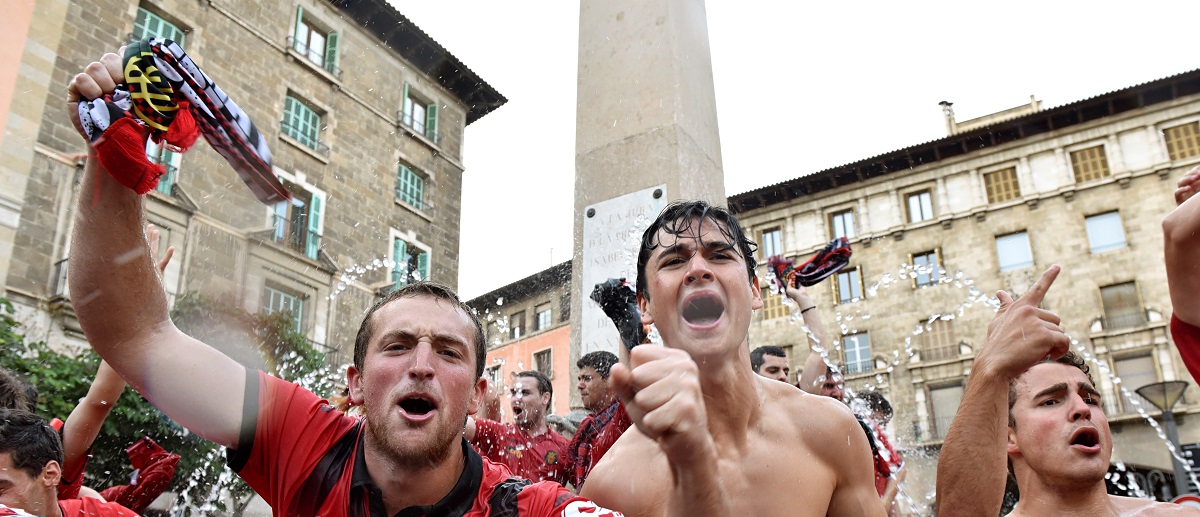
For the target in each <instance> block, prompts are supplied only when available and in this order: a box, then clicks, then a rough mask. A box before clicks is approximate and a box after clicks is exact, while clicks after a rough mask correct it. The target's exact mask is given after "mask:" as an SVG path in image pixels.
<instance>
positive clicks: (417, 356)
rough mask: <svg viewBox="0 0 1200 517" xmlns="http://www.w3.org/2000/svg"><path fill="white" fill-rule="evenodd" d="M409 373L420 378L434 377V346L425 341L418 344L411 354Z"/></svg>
mask: <svg viewBox="0 0 1200 517" xmlns="http://www.w3.org/2000/svg"><path fill="white" fill-rule="evenodd" d="M409 358H410V362H409V365H408V375H409V376H412V377H416V378H418V379H430V378H432V377H433V361H434V351H433V347H432V346H430V345H427V344H424V343H421V344H418V345H417V346H416V348H414V349H413V351H412V353H411V354H409Z"/></svg>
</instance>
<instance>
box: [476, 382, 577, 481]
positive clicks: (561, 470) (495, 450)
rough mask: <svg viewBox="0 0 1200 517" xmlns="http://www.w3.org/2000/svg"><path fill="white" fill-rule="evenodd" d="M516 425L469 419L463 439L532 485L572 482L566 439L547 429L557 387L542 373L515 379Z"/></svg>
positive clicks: (484, 419) (514, 404) (514, 416)
mask: <svg viewBox="0 0 1200 517" xmlns="http://www.w3.org/2000/svg"><path fill="white" fill-rule="evenodd" d="M511 395H512V412H513V419H514V420H515V421H516V423H514V424H505V423H501V422H497V421H495V420H488V419H486V418H474V417H467V427H466V432H465V433H464V436H466V437H467V440H468V441H470V442H471V446H473V447H475V450H476V451H479V454H482V455H483V456H484V457H486V458H487V459H489V460H492V461H494V462H496V463H502V464H504V465H505V466H507V467H508V470H510V471H512V473H513V474H516V475H517V476H519V477H523V478H525V479H528V480H531V481H554V482H556V483H558V484H560V485H563V486H566V484H567V482H568V481H570V477H569V473H570V465H569V464H568V463H567V447H568V445H569V444H570V442H568V441H567V439H566V437H564V436H563V435H561V434H558V433H556V432H554V431H553V430H552V429H550V427H549V426H548V425H546V413H547V412H549V411H550V402H551V400H553V397H554V386H553V385H552V384H550V379H549V378H547V377H546V376H545V375H543V374H542V372H539V371H536V370H528V371H524V372H520V373H518V374H517V375H516V377H515V378H514V379H513V387H512V392H511Z"/></svg>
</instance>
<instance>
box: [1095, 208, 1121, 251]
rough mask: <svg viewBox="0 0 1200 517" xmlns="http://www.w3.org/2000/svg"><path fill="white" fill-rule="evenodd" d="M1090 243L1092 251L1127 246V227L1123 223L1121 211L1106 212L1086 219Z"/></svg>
mask: <svg viewBox="0 0 1200 517" xmlns="http://www.w3.org/2000/svg"><path fill="white" fill-rule="evenodd" d="M1085 222H1086V224H1087V235H1088V243H1090V244H1091V246H1092V253H1100V252H1103V251H1109V250H1115V249H1120V248H1124V247H1125V228H1124V227H1123V226H1122V225H1121V214H1120V212H1116V211H1113V212H1105V213H1103V214H1096V215H1093V216H1090V217H1088V218H1087V219H1085Z"/></svg>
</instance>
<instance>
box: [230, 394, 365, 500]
mask: <svg viewBox="0 0 1200 517" xmlns="http://www.w3.org/2000/svg"><path fill="white" fill-rule="evenodd" d="M355 423H356V420H355V419H354V418H351V417H347V416H345V415H343V414H342V413H341V412H340V411H337V410H335V409H334V408H333V406H331V405H330V404H329V403H328V402H326V401H325V400H324V399H322V398H320V397H318V396H316V395H314V394H313V393H312V392H310V391H308V390H306V389H304V388H303V387H301V386H299V385H297V384H295V383H291V382H287V381H284V380H281V379H278V378H275V377H271V376H270V375H267V374H266V373H263V372H261V371H249V372H248V375H247V378H246V400H245V402H244V407H243V414H242V432H241V437H240V438H239V439H238V448H237V450H232V449H230V450H229V451H227V453H226V454H227V463H228V464H229V468H231V469H233V471H234V472H237V473H238V475H239V476H241V477H242V479H244V480H246V483H247V484H249V485H250V487H251V488H253V489H254V491H255V492H257V493H258V495H259V496H261V497H262V498H263V500H264V501H266V502H267V504H269V505H271V506H272V507H276V506H277V505H278V504H281V503H286V501H289V500H290V498H291V497H292V496H293V495H294V494H295V492H296V491H297V489H298V488H299V487H300V486H301V484H302V483H303V482H304V480H305V479H306V478H307V477H308V474H309V473H310V472H311V471H312V469H313V467H314V466H315V465H316V464H317V463H318V462H319V461H321V458H322V457H323V456H324V454H325V452H326V451H328V450H329V449H330V448H331V447H332V446H333V445H334V444H335V443H337V441H338V439H340V438H341V437H342V436H343V435H345V434H346V433H347V432H349V431H350V430H351V429H353V428H354V424H355Z"/></svg>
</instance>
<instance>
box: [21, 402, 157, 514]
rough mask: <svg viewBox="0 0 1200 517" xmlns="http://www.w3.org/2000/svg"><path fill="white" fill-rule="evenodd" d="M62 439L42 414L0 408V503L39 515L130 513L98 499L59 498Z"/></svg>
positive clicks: (116, 505) (121, 507) (125, 509)
mask: <svg viewBox="0 0 1200 517" xmlns="http://www.w3.org/2000/svg"><path fill="white" fill-rule="evenodd" d="M62 459H63V449H62V443H61V442H60V441H59V438H58V432H56V431H55V430H54V428H52V427H50V425H49V424H47V423H46V421H45V420H43V419H42V417H40V416H37V415H35V414H33V413H30V412H28V411H24V410H20V409H6V408H5V409H0V507H3V506H6V507H9V508H20V509H22V510H25V511H26V512H29V513H32V514H34V515H41V516H43V517H69V516H75V515H87V516H89V517H135V516H136V515H137V514H136V513H133V512H132V511H130V510H129V509H127V508H125V507H124V506H121V505H119V504H116V503H106V502H104V501H102V500H100V499H95V498H91V497H84V498H81V499H63V500H61V501H60V500H59V499H58V484H59V483H60V482H61V480H62Z"/></svg>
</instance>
